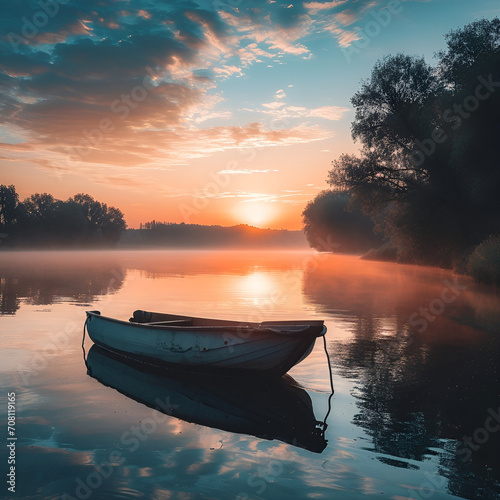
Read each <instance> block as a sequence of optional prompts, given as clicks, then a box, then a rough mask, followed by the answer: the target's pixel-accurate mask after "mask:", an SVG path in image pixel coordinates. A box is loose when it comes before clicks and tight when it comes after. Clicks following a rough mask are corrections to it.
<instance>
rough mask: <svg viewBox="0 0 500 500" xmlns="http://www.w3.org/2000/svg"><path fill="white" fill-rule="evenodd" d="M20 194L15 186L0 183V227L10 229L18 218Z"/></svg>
mask: <svg viewBox="0 0 500 500" xmlns="http://www.w3.org/2000/svg"><path fill="white" fill-rule="evenodd" d="M18 203H19V195H18V194H17V193H16V188H15V187H14V186H12V185H11V186H4V185H3V184H2V185H0V228H2V229H3V230H5V231H9V230H10V229H11V228H12V227H13V226H14V224H15V223H16V220H17V205H18Z"/></svg>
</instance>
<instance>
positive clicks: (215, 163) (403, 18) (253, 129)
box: [0, 0, 500, 229]
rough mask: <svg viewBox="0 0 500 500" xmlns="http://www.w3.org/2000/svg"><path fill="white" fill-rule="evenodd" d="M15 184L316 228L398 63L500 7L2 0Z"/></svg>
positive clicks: (181, 214)
mask: <svg viewBox="0 0 500 500" xmlns="http://www.w3.org/2000/svg"><path fill="white" fill-rule="evenodd" d="M1 4H2V15H1V18H0V52H1V54H0V110H1V112H0V183H1V184H14V185H15V186H16V188H17V191H18V193H19V195H20V197H21V199H23V198H24V197H26V196H28V195H30V194H32V193H35V192H49V193H51V194H53V195H54V196H55V197H56V198H60V199H67V198H68V197H69V196H72V195H74V194H75V193H79V192H85V193H88V194H90V195H92V196H94V197H95V198H96V199H98V200H99V201H102V202H106V203H108V204H109V205H114V206H117V207H119V208H121V209H122V210H123V212H124V214H125V218H126V221H127V223H128V225H129V226H130V227H137V226H138V225H139V223H140V222H146V221H149V220H152V219H156V220H161V221H163V220H165V221H170V222H181V221H184V222H191V223H198V224H221V225H234V224H240V223H243V224H251V225H256V226H259V227H272V228H287V229H300V228H301V212H302V210H303V208H304V206H305V204H306V203H307V202H308V201H309V200H311V199H313V198H314V196H315V195H316V194H317V193H318V192H319V191H320V190H322V189H325V188H326V187H327V184H326V182H325V179H326V177H327V172H328V170H329V168H330V162H331V161H332V160H334V159H335V158H336V157H338V155H339V154H341V153H352V152H355V151H356V150H357V149H358V147H359V146H358V145H357V144H354V143H353V142H352V139H351V137H350V123H351V121H352V119H353V110H352V106H351V104H350V98H351V96H352V95H353V93H354V92H355V91H356V90H357V89H358V87H359V83H360V81H361V80H362V79H364V78H367V77H369V75H370V72H371V68H372V66H373V64H374V63H375V62H376V61H377V60H378V59H380V58H381V57H383V56H384V55H387V54H391V53H392V54H394V53H397V52H405V53H407V54H414V55H424V56H425V57H426V59H427V61H428V62H430V63H434V62H435V59H434V53H435V52H437V51H438V50H440V49H442V48H444V34H445V33H447V32H448V31H450V30H451V29H454V28H457V27H461V26H463V25H465V24H467V23H469V22H471V21H473V20H475V19H477V18H481V17H486V18H493V17H495V16H496V15H498V14H499V12H500V9H499V7H500V6H499V4H498V0H476V1H474V2H472V1H470V0H428V1H425V0H424V1H422V0H406V1H398V0H389V1H387V0H366V1H365V0H333V1H317V2H316V1H310V2H309V1H305V2H302V1H299V2H295V1H294V0H290V1H289V2H282V1H280V0H212V1H208V0H207V1H205V0H196V1H173V0H172V1H166V0H164V1H153V0H137V1H134V0H131V1H120V0H115V1H112V0H102V1H98V0H64V1H63V0H59V2H58V3H57V2H55V1H46V2H44V1H43V0H42V1H41V2H38V1H27V0H21V1H15V2H13V1H8V2H7V1H5V0H1Z"/></svg>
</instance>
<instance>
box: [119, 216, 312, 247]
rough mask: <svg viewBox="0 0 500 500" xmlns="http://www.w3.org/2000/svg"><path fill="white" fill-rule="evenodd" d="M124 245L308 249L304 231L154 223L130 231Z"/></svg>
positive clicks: (126, 234)
mask: <svg viewBox="0 0 500 500" xmlns="http://www.w3.org/2000/svg"><path fill="white" fill-rule="evenodd" d="M121 244H123V245H124V246H128V247H136V246H139V247H140V246H155V247H169V248H271V247H280V248H304V247H305V246H306V242H305V238H304V234H303V233H302V232H301V231H288V230H285V229H260V228H257V227H252V226H248V225H247V224H239V225H237V226H229V227H226V226H217V225H212V226H205V225H200V224H185V223H184V222H181V223H179V224H177V223H173V222H160V221H156V220H152V221H149V222H145V223H141V224H140V229H127V231H126V232H125V233H124V234H123V237H122V239H121Z"/></svg>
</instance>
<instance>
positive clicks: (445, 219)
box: [329, 19, 500, 266]
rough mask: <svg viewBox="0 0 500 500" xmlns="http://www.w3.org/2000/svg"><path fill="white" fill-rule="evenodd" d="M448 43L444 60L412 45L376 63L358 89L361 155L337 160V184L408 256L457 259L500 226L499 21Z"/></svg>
mask: <svg viewBox="0 0 500 500" xmlns="http://www.w3.org/2000/svg"><path fill="white" fill-rule="evenodd" d="M446 42H447V49H446V50H444V51H442V52H441V53H440V54H439V57H440V60H439V64H438V66H437V67H436V68H432V67H430V66H429V65H428V64H426V63H425V61H424V60H423V59H422V58H417V57H411V56H406V55H403V54H398V55H396V56H387V57H385V58H384V59H383V60H382V61H379V62H378V63H377V64H376V65H375V67H374V68H373V71H372V74H371V78H370V79H369V80H368V81H366V82H365V83H364V84H363V85H362V87H361V89H360V91H358V92H357V93H356V94H355V95H354V97H353V98H352V104H353V105H354V108H355V111H356V114H355V120H354V122H353V124H352V134H353V138H354V139H355V140H360V141H361V143H362V145H363V148H362V151H361V154H360V156H355V155H342V156H341V157H340V158H339V159H337V160H336V161H334V162H333V169H332V170H331V171H330V173H329V183H330V184H331V186H332V187H334V188H338V189H343V190H346V191H348V192H350V193H351V195H352V196H353V199H354V200H355V201H356V202H357V203H359V204H360V206H361V207H362V209H363V211H364V213H366V214H368V215H370V216H372V217H374V218H375V219H376V223H377V225H378V228H379V229H381V230H382V231H383V232H384V234H385V235H386V236H387V237H388V238H389V239H390V241H391V243H392V244H393V245H394V246H395V247H397V248H398V250H399V255H400V257H401V258H403V259H404V260H407V261H414V262H425V263H431V264H439V265H444V266H449V265H451V264H452V263H453V262H454V261H460V260H462V259H463V258H464V257H465V255H466V254H467V253H469V252H470V251H471V249H472V247H473V246H474V245H477V244H478V243H479V242H481V241H482V240H483V239H485V238H486V237H487V236H488V235H489V234H492V233H498V232H500V197H498V195H497V193H498V192H499V190H500V169H499V168H498V158H499V157H500V142H499V141H498V136H499V134H500V121H499V120H498V116H499V113H500V89H499V82H500V20H499V19H493V20H492V21H488V20H481V21H476V22H474V23H471V24H469V25H467V26H465V27H464V28H463V29H460V30H456V31H452V32H451V33H449V34H448V35H447V37H446ZM380 214H384V217H380Z"/></svg>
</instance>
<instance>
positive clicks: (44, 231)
mask: <svg viewBox="0 0 500 500" xmlns="http://www.w3.org/2000/svg"><path fill="white" fill-rule="evenodd" d="M0 228H1V229H2V230H4V231H6V232H7V234H8V238H7V241H6V244H7V245H9V244H10V245H16V244H18V245H24V246H37V245H38V246H39V245H42V246H59V245H71V246H77V245H95V244H105V245H107V244H112V243H116V242H117V241H118V240H119V238H120V235H121V232H122V231H123V230H124V229H125V228H126V223H125V220H124V217H123V213H122V212H121V210H119V209H118V208H115V207H108V206H107V205H106V204H105V203H100V202H98V201H96V200H94V199H93V198H92V197H91V196H89V195H87V194H77V195H75V196H74V197H73V198H69V199H68V200H67V201H61V200H57V199H55V198H54V197H53V196H52V195H51V194H48V193H42V194H40V193H35V194H32V195H31V196H29V197H27V198H26V199H25V200H23V201H22V202H19V197H18V195H17V193H16V190H15V187H14V186H4V185H1V186H0Z"/></svg>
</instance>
